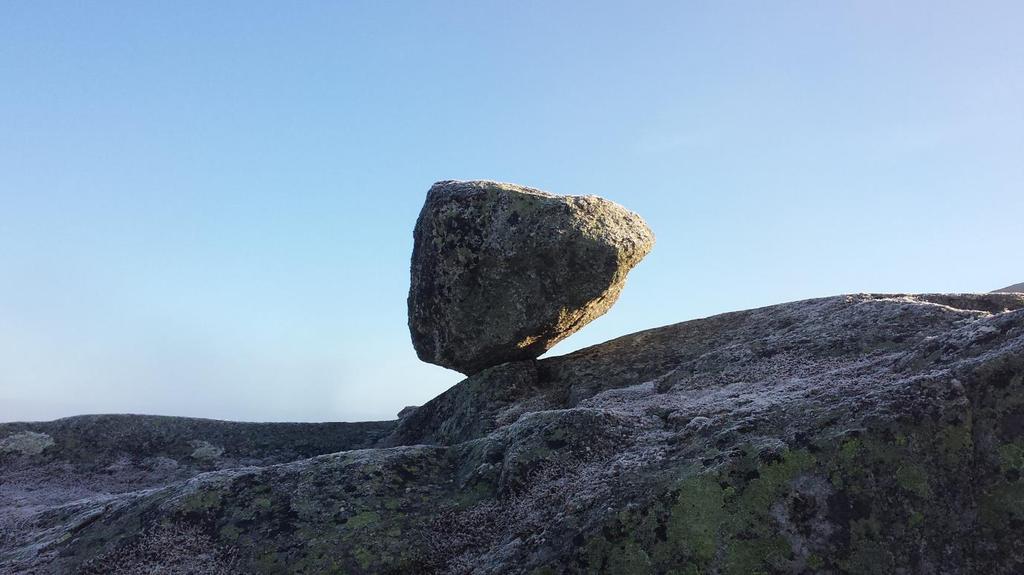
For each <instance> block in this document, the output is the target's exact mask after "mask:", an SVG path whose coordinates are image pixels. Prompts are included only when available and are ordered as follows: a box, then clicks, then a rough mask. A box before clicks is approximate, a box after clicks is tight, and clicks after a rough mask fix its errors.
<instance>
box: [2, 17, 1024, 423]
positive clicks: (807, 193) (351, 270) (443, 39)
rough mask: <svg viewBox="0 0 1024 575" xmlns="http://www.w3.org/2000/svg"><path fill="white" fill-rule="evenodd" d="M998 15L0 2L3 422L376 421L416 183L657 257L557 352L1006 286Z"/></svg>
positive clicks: (1023, 66)
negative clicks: (117, 418)
mask: <svg viewBox="0 0 1024 575" xmlns="http://www.w3.org/2000/svg"><path fill="white" fill-rule="evenodd" d="M1022 21H1024V3H1021V2H1016V1H1005V2H986V1H977V2H923V1H915V2H882V1H856V2H814V1H806V2H770V3H769V2H710V1H708V2H676V1H672V2H640V3H635V2H631V3H626V2H620V3H602V2H254V1H252V0H247V1H245V2H215V3H211V2H165V3H151V2H145V3H140V2H115V1H110V2H96V3H82V2H78V3H71V2H45V1H33V2H4V3H2V4H0V421H9V420H29V419H50V418H55V417H62V416H68V415H74V414H81V413H110V412H133V413H155V414H167V415H187V416H198V417H212V418H220V419H238V420H367V419H390V418H393V417H394V414H395V413H396V412H397V411H398V410H399V409H400V408H401V407H403V406H405V405H413V404H421V403H423V402H425V401H427V400H428V399H430V398H431V397H433V396H435V395H436V394H437V393H439V392H441V391H442V390H444V389H445V388H446V387H448V386H450V385H452V384H454V383H455V382H457V381H459V380H460V379H461V376H460V375H459V374H457V373H455V372H452V371H448V370H445V369H442V368H440V367H435V366H431V365H428V364H424V363H421V362H419V361H418V360H417V358H416V355H415V352H414V351H413V348H412V345H411V343H410V340H409V335H408V330H407V327H406V307H405V306H406V303H405V297H406V293H407V290H408V285H409V278H408V269H409V256H410V253H411V249H412V227H413V224H414V222H415V218H416V215H417V213H418V212H419V209H420V207H421V205H422V201H423V198H424V195H425V193H426V190H427V189H428V187H429V186H430V184H431V183H432V182H434V181H436V180H442V179H478V178H486V179H496V180H502V181H510V182H517V183H522V184H526V185H530V186H534V187H539V188H542V189H545V190H548V191H551V192H555V193H562V194H596V195H600V196H603V197H606V198H609V199H612V200H614V201H617V202H619V203H621V204H623V205H624V206H626V207H628V208H630V209H632V210H634V211H636V212H638V213H640V214H641V215H642V216H644V217H645V218H646V220H647V221H648V223H649V225H650V227H651V228H652V229H653V230H654V232H655V234H656V235H657V245H656V246H655V248H654V250H653V251H652V252H651V254H650V255H649V256H648V257H647V259H646V260H645V261H644V262H642V263H641V264H640V265H639V266H638V267H637V268H636V269H635V270H634V271H633V273H632V274H631V275H630V278H629V281H628V283H627V286H626V289H625V290H624V292H623V294H622V297H621V299H620V300H619V302H618V304H617V305H616V306H615V307H614V308H613V309H612V310H611V311H610V312H609V313H608V314H607V315H606V316H604V317H602V318H600V319H598V320H597V321H595V322H594V323H592V324H591V325H589V326H587V327H585V328H584V329H583V330H582V331H581V332H579V333H578V334H576V335H575V336H573V337H571V338H570V339H568V340H566V341H565V342H563V343H562V344H560V345H559V346H557V347H556V348H555V349H554V350H552V352H551V353H553V354H561V353H566V352H568V351H571V350H574V349H577V348H579V347H582V346H585V345H590V344H594V343H598V342H601V341H604V340H607V339H610V338H612V337H615V336H618V335H622V334H626V333H630V332H633V331H637V330H640V329H645V328H649V327H655V326H659V325H664V324H669V323H675V322H679V321H683V320H687V319H692V318H696V317H702V316H707V315H711V314H715V313H719V312H724V311H730V310H737V309H744V308H750V307H754V306H761V305H767V304H772V303H777V302H781V301H789V300H796V299H802V298H808V297H817V296H826V295H833V294H839V293H846V292H861V291H874V292H921V291H988V290H992V289H995V288H999V287H1002V286H1005V285H1009V284H1012V283H1016V282H1020V281H1024V266H1022V265H1021V260H1022V258H1021V246H1022V245H1024V225H1022V216H1024V191H1022V190H1024V161H1022V160H1024V157H1022V155H1024V154H1022V152H1024V34H1021V30H1020V25H1021V22H1022Z"/></svg>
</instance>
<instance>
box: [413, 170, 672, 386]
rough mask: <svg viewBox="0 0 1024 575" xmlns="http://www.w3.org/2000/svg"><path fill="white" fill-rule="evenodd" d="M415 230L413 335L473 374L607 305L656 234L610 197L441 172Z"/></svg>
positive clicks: (524, 355) (547, 341)
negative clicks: (459, 178)
mask: <svg viewBox="0 0 1024 575" xmlns="http://www.w3.org/2000/svg"><path fill="white" fill-rule="evenodd" d="M414 240H415V243H414V247H413V255H412V284H411V286H410V288H409V330H410V332H411V333H412V341H413V346H414V347H415V348H416V353H417V355H419V357H420V359H422V360H423V361H426V362H429V363H434V364H437V365H442V366H444V367H448V368H451V369H455V370H458V371H461V372H463V373H467V374H472V373H476V372H478V371H480V370H481V369H484V368H486V367H490V366H493V365H498V364H501V363H505V362H509V361H518V360H525V359H534V358H536V357H537V356H539V355H541V354H542V353H544V352H545V351H547V350H548V349H550V348H551V347H552V346H553V345H555V344H556V343H558V342H559V341H561V340H562V339H564V338H566V337H568V336H569V335H571V334H572V333H574V332H576V331H577V330H578V329H580V328H581V327H583V326H584V325H586V324H587V323H589V322H590V321H592V320H593V319H594V318H597V317H599V316H600V315H602V314H604V313H605V312H606V311H608V309H609V308H610V307H611V306H612V305H613V304H614V303H615V300H616V299H618V297H619V292H620V291H622V287H623V285H624V283H625V281H626V274H627V273H628V272H629V270H630V269H632V268H633V266H635V265H636V264H637V262H639V261H640V260H641V259H643V257H644V256H645V255H647V252H649V251H650V250H651V247H652V246H653V245H654V236H653V235H652V234H651V231H650V230H649V229H648V228H647V225H646V224H644V222H643V220H642V219H640V216H638V215H636V214H634V213H633V212H630V211H628V210H626V209H625V208H623V207H621V206H619V205H618V204H615V203H612V202H610V201H608V200H604V199H601V198H598V197H596V196H555V195H552V194H548V193H546V192H542V191H540V190H534V189H532V188H526V187H522V186H517V185H514V184H501V183H497V182H488V181H472V182H454V181H446V182H438V183H436V184H434V186H433V187H432V188H430V192H428V194H427V201H426V203H425V204H424V206H423V210H422V211H421V212H420V216H419V219H418V220H417V222H416V229H415V232H414Z"/></svg>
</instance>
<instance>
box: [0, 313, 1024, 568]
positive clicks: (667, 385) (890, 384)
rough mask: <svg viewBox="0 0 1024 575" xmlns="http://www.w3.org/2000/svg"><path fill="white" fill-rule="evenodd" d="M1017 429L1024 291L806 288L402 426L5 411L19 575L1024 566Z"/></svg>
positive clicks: (455, 394)
mask: <svg viewBox="0 0 1024 575" xmlns="http://www.w3.org/2000/svg"><path fill="white" fill-rule="evenodd" d="M1022 421H1024V295H1022V294H984V295H978V294H926V295H912V296H911V295H877V294H855V295H849V296H839V297H832V298H822V299H815V300H807V301H801V302H793V303H787V304H781V305H776V306H770V307H766V308H761V309H755V310H748V311H742V312H735V313H728V314H722V315H718V316H714V317H709V318H705V319H700V320H694V321H688V322H684V323H680V324H675V325H669V326H665V327H661V328H657V329H652V330H647V331H643V332H639V333H635V334H631V335H627V336H624V337H620V338H617V339H615V340H612V341H609V342H606V343H603V344H600V345H597V346H593V347H590V348H586V349H582V350H579V351H577V352H574V353H572V354H569V355H565V356H560V357H551V358H546V359H541V360H536V361H533V360H527V361H519V362H513V363H506V364H502V365H499V366H495V367H492V368H488V369H486V370H484V371H481V372H479V373H477V374H474V375H473V376H471V377H469V378H467V379H465V380H464V381H462V382H460V383H459V384H457V385H455V386H453V387H452V388H450V389H449V390H447V391H446V392H444V393H443V394H441V395H440V396H438V397H437V398H435V399H433V400H431V401H430V402H427V403H426V404H424V405H422V406H420V407H418V408H416V409H415V410H414V411H411V412H406V413H405V414H404V416H403V417H402V418H401V419H400V420H396V421H393V422H377V423H365V424H237V423H229V422H209V421H202V420H188V419H184V418H162V419H159V418H158V419H154V418H144V417H141V416H116V417H115V416H108V417H94V416H90V417H84V418H71V419H69V420H60V421H58V422H49V423H40V424H0V437H7V438H9V437H12V436H14V435H17V434H25V433H26V432H31V433H35V434H39V435H41V434H46V435H48V436H50V437H51V438H52V439H53V441H54V444H53V445H51V446H50V447H48V448H46V449H45V450H44V451H43V452H42V453H41V454H40V455H39V456H36V457H25V456H23V454H22V453H20V452H11V451H7V450H0V572H3V573H8V572H9V573H15V574H28V573H33V574H35V573H43V574H45V573H74V572H76V571H78V572H84V573H99V572H111V571H110V570H111V569H113V572H117V570H118V569H121V570H123V572H126V573H136V572H137V573H149V572H173V571H170V570H171V569H174V568H175V567H173V566H179V565H183V566H187V568H188V569H194V570H195V572H199V573H203V572H209V573H234V572H237V573H288V572H301V573H325V572H326V573H330V572H344V573H466V574H485V573H486V574H490V573H515V574H520V573H529V574H533V575H539V574H550V573H669V572H690V573H723V574H728V573H772V574H774V573H794V574H795V573H837V574H839V573H932V572H934V573H968V572H974V573H1019V572H1024V539H1022V538H1021V537H1020V529H1021V526H1022V525H1024V498H1022V494H1024V426H1022V425H1021V422H1022ZM342 425H348V426H352V427H337V426H342ZM197 438H202V439H197ZM5 445H6V444H5ZM197 452H198V454H199V455H196V454H197ZM171 547H178V548H180V549H181V550H183V551H184V553H183V554H177V555H176V554H174V553H169V552H168V551H170V550H171V549H170V548H171ZM199 557H202V558H206V559H207V560H206V561H192V559H194V558H199ZM190 561H192V562H190ZM203 569H206V571H203Z"/></svg>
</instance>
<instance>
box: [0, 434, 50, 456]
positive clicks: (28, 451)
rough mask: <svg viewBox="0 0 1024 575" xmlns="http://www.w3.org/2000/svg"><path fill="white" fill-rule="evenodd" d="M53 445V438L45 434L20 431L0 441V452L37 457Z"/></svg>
mask: <svg viewBox="0 0 1024 575" xmlns="http://www.w3.org/2000/svg"><path fill="white" fill-rule="evenodd" d="M52 445H53V438H52V437H50V436H49V435H47V434H45V433H36V432H34V431H22V432H21V433H14V434H11V435H8V436H7V437H5V438H3V439H0V452H6V453H20V454H22V455H39V454H40V453H42V452H43V451H45V450H46V448H47V447H50V446H52Z"/></svg>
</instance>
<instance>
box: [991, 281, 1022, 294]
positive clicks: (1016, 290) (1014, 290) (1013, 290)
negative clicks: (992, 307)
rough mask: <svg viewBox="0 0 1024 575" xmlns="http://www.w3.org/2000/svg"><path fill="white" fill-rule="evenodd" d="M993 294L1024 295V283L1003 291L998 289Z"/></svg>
mask: <svg viewBox="0 0 1024 575" xmlns="http://www.w3.org/2000/svg"><path fill="white" fill-rule="evenodd" d="M992 293H1024V282H1022V283H1019V284H1013V285H1012V286H1006V287H1004V288H1003V289H997V290H996V291H994V292H992Z"/></svg>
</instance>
